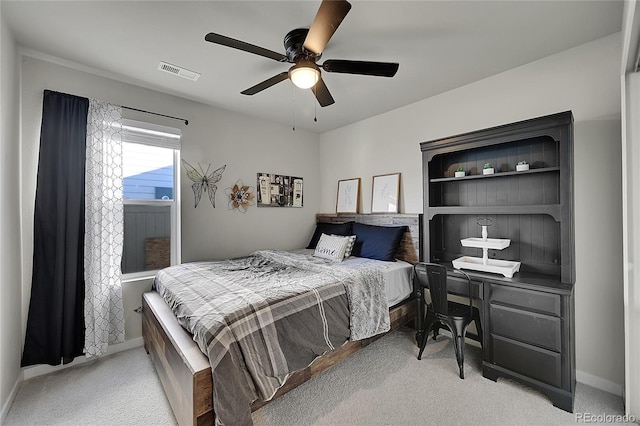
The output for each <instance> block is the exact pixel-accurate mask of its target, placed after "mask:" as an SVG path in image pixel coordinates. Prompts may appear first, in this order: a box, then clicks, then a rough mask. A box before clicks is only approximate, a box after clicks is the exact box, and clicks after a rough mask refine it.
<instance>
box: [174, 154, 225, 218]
mask: <svg viewBox="0 0 640 426" xmlns="http://www.w3.org/2000/svg"><path fill="white" fill-rule="evenodd" d="M182 162H183V163H184V167H185V169H187V177H188V178H189V179H191V181H192V182H193V183H192V184H191V189H193V195H194V197H195V198H196V203H195V207H198V203H199V202H200V199H201V198H202V193H203V192H206V193H207V195H208V196H209V201H211V205H212V206H213V207H214V208H215V207H216V198H215V197H216V189H218V187H217V186H216V183H218V182H219V181H220V179H221V178H222V173H223V172H224V169H225V168H226V167H227V165H226V164H225V165H223V166H222V167H219V168H217V169H215V170H214V171H212V172H211V173H209V170H210V169H211V164H209V166H208V167H207V171H206V172H205V171H204V169H203V168H202V166H201V165H200V163H198V167H199V168H200V170H198V169H196V168H195V167H193V166H192V165H191V164H189V163H187V162H186V161H185V160H182Z"/></svg>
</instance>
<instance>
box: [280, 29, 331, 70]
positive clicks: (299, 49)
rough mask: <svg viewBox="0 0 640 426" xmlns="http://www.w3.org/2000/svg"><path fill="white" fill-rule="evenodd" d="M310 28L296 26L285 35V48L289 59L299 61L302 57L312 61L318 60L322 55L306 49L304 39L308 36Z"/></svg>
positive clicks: (293, 61)
mask: <svg viewBox="0 0 640 426" xmlns="http://www.w3.org/2000/svg"><path fill="white" fill-rule="evenodd" d="M308 32H309V29H308V28H296V29H295V30H291V31H289V32H288V33H287V35H286V36H284V49H285V52H286V53H285V55H286V56H287V60H288V61H289V62H291V63H297V62H298V61H299V60H301V59H305V60H309V61H310V62H315V61H317V60H318V59H319V58H320V56H322V54H320V55H316V54H315V53H313V52H309V51H307V50H306V49H304V47H303V45H304V41H305V39H306V38H307V33H308Z"/></svg>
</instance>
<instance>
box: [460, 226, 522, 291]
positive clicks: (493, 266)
mask: <svg viewBox="0 0 640 426" xmlns="http://www.w3.org/2000/svg"><path fill="white" fill-rule="evenodd" d="M481 226H482V238H465V239H462V240H460V243H462V245H463V246H464V247H475V248H481V249H482V258H479V257H472V256H462V257H459V258H457V259H455V260H454V261H453V267H454V268H456V269H472V270H474V271H483V272H491V273H494V274H502V275H504V276H505V277H507V278H512V277H513V274H515V273H516V272H518V271H519V270H520V262H514V261H510V260H499V259H489V249H491V250H502V249H505V248H507V247H509V245H510V244H511V240H509V239H504V238H487V235H488V232H487V226H488V225H481Z"/></svg>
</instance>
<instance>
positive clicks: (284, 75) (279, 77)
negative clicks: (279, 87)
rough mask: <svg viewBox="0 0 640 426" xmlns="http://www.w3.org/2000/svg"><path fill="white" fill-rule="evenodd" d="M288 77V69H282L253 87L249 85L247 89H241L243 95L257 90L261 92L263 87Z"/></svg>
mask: <svg viewBox="0 0 640 426" xmlns="http://www.w3.org/2000/svg"><path fill="white" fill-rule="evenodd" d="M288 78H289V71H283V72H281V73H280V74H277V75H274V76H273V77H271V78H268V79H266V80H265V81H263V82H262V83H258V84H256V85H255V86H253V87H249V88H248V89H247V90H243V91H242V92H240V93H242V94H243V95H255V94H256V93H258V92H262V91H263V90H264V89H268V88H269V87H271V86H273V85H274V84H278V83H280V82H281V81H284V80H286V79H288Z"/></svg>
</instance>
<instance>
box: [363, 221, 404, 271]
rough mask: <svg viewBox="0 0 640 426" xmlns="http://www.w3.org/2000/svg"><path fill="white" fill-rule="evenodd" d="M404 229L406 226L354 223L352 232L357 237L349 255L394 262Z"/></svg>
mask: <svg viewBox="0 0 640 426" xmlns="http://www.w3.org/2000/svg"><path fill="white" fill-rule="evenodd" d="M406 230H407V227H406V226H376V225H365V224H363V223H354V224H353V230H352V233H353V235H355V236H356V237H357V238H356V243H355V245H354V246H353V251H352V252H351V255H352V256H358V257H366V258H368V259H377V260H386V261H393V262H395V260H396V252H397V251H398V246H399V245H400V241H401V240H402V236H403V235H404V233H405V232H406Z"/></svg>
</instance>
